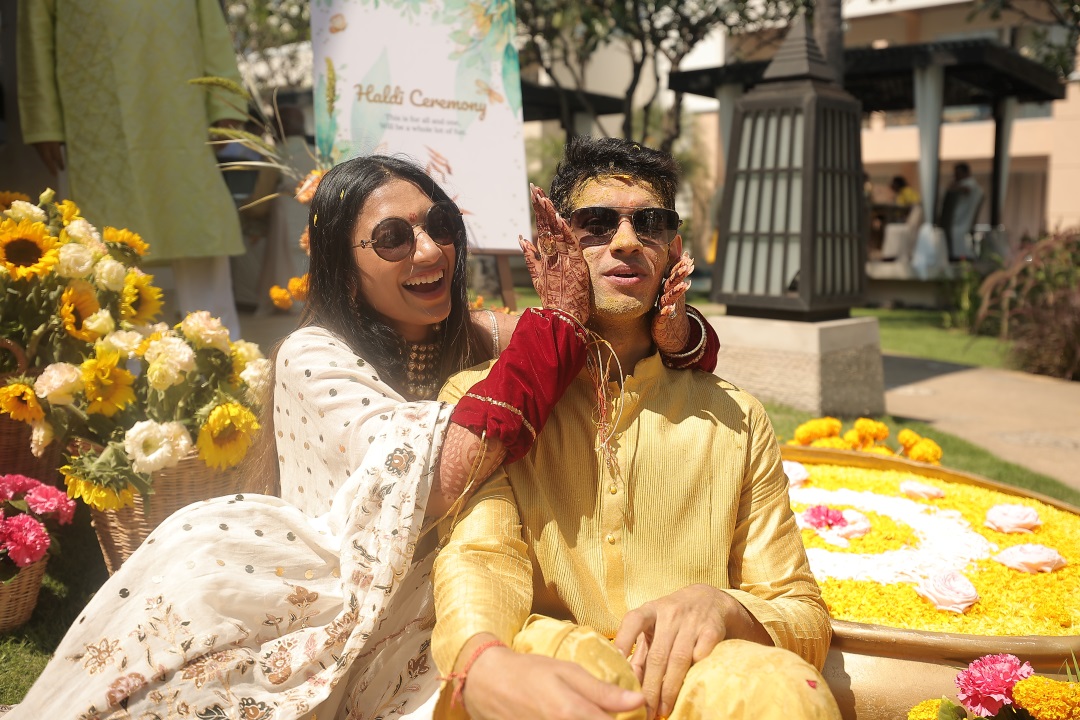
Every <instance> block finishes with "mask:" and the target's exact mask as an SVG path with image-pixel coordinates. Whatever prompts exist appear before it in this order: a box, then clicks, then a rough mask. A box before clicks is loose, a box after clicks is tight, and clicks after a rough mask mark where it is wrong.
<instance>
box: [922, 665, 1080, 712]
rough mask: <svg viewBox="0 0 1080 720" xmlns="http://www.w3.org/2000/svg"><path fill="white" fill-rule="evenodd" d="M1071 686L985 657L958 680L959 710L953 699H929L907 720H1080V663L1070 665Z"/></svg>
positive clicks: (958, 675) (1068, 675)
mask: <svg viewBox="0 0 1080 720" xmlns="http://www.w3.org/2000/svg"><path fill="white" fill-rule="evenodd" d="M1065 667H1066V677H1067V678H1068V680H1067V681H1061V680H1054V679H1051V678H1048V677H1043V676H1041V675H1036V674H1035V670H1034V668H1032V667H1031V664H1030V663H1027V662H1023V661H1021V660H1020V658H1018V657H1016V656H1015V655H1009V654H1005V653H1003V654H1000V655H984V656H983V657H981V658H978V659H977V660H975V661H974V662H972V663H971V664H970V665H968V666H967V668H965V669H964V670H962V671H960V673H959V674H957V676H956V687H957V690H958V692H957V698H958V699H959V700H960V704H959V705H957V704H956V703H954V702H953V701H951V700H949V699H948V698H942V699H940V700H924V701H923V702H921V703H919V704H918V705H916V706H915V707H913V708H911V710H910V711H909V712H908V716H907V717H908V720H938V719H939V718H944V719H945V720H961V719H963V718H968V717H988V718H997V719H998V720H1006V719H1011V718H1017V719H1018V720H1021V719H1022V720H1080V664H1077V662H1076V658H1075V657H1074V658H1073V666H1069V664H1068V663H1067V662H1066V663H1065Z"/></svg>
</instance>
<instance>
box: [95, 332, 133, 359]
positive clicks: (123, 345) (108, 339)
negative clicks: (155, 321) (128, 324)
mask: <svg viewBox="0 0 1080 720" xmlns="http://www.w3.org/2000/svg"><path fill="white" fill-rule="evenodd" d="M142 341H143V336H142V335H141V334H140V333H138V332H136V331H135V330H117V331H115V332H111V333H109V334H108V335H106V336H105V337H103V338H102V339H101V340H99V341H98V344H99V345H103V346H105V348H106V349H109V350H115V351H116V352H118V353H120V355H121V356H122V357H125V358H130V357H132V356H133V355H134V354H135V351H136V350H138V349H139V344H140V343H141V342H142Z"/></svg>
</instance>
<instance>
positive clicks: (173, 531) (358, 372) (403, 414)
mask: <svg viewBox="0 0 1080 720" xmlns="http://www.w3.org/2000/svg"><path fill="white" fill-rule="evenodd" d="M275 382H276V387H275V389H274V415H275V423H276V428H275V430H276V435H277V448H278V453H279V455H278V459H279V466H280V468H281V480H282V494H283V496H284V498H283V499H279V498H274V497H268V496H263V495H237V496H231V497H224V498H217V499H214V500H210V501H207V502H202V503H197V504H195V505H191V506H189V507H187V508H185V509H183V510H181V511H179V512H177V513H176V514H174V515H173V516H171V517H170V518H168V519H167V520H166V521H165V522H164V523H162V525H161V526H159V527H158V528H157V529H156V530H155V531H154V532H153V533H152V534H151V535H150V537H149V538H147V541H146V542H145V543H144V544H143V546H142V547H140V548H139V549H138V550H137V551H136V552H135V553H134V554H133V555H132V556H131V558H129V559H128V561H127V562H126V563H124V565H123V566H122V567H121V569H120V570H119V572H117V574H116V575H114V576H113V577H112V578H110V579H109V581H108V582H107V583H105V585H104V586H103V587H102V588H101V590H100V591H99V592H98V593H97V594H96V595H95V596H94V598H93V599H92V600H91V601H90V603H89V604H88V605H87V607H86V609H85V610H84V611H83V612H82V613H81V614H80V615H79V617H78V619H77V620H76V621H75V623H74V625H73V626H72V628H71V629H70V630H69V631H68V634H67V635H66V636H65V637H64V639H63V641H62V642H61V644H60V646H59V648H58V649H57V651H56V654H55V655H54V657H53V659H52V660H51V661H50V663H49V665H48V666H47V667H46V669H45V671H44V673H43V674H42V676H41V677H40V678H39V679H38V681H37V682H36V683H35V685H34V686H33V687H32V688H31V689H30V692H29V693H28V695H27V697H26V699H25V700H24V702H23V703H21V704H20V705H19V706H18V707H17V708H15V709H14V710H13V711H12V713H11V714H10V715H9V716H7V717H5V720H38V719H39V718H60V717H70V718H80V719H82V718H85V719H87V720H89V719H90V718H102V720H105V719H119V718H125V719H126V718H145V717H162V718H171V717H190V718H199V719H200V720H219V719H221V720H224V719H225V718H244V719H245V720H271V718H272V719H273V720H287V719H289V718H312V719H314V718H316V717H318V718H320V719H321V720H330V719H332V718H355V719H357V720H359V719H361V718H363V719H364V720H370V719H372V718H376V717H382V718H388V717H395V716H399V715H406V714H410V713H411V712H413V711H414V710H416V709H417V708H421V707H423V709H424V711H425V712H426V710H427V707H428V706H427V705H425V703H427V701H429V700H430V699H432V697H433V695H434V693H435V690H436V689H437V686H438V680H437V677H436V670H435V667H434V663H433V662H431V661H430V659H429V657H428V652H429V651H428V647H429V644H430V635H431V627H432V625H433V624H434V609H433V603H432V594H431V583H430V571H431V560H432V553H426V554H424V557H423V558H416V557H414V550H415V548H416V544H417V536H418V533H419V531H420V528H421V526H422V524H423V521H424V509H425V507H426V503H427V498H428V493H429V491H430V488H431V481H432V470H433V467H434V463H435V459H436V458H437V457H438V453H439V450H440V448H441V444H442V438H443V435H444V432H445V429H446V424H447V422H448V417H449V406H446V405H443V404H441V403H435V402H418V403H407V402H405V401H404V399H403V398H402V397H401V396H400V395H398V394H397V393H396V392H395V391H394V390H393V389H391V388H390V387H389V386H388V385H386V384H385V383H383V382H382V381H381V379H380V378H379V377H378V374H377V373H376V372H375V371H374V370H373V368H371V366H370V365H368V364H367V363H366V361H364V359H363V358H360V357H357V356H356V355H355V354H354V353H352V352H351V351H350V350H349V349H348V347H347V346H346V345H345V343H344V342H343V341H341V340H339V339H337V338H335V337H334V336H333V335H331V334H330V333H328V332H326V331H325V330H322V329H320V328H304V329H301V330H298V331H296V332H294V333H293V334H292V335H290V336H289V337H288V338H287V339H286V340H285V342H284V343H283V344H282V346H281V348H280V350H279V352H278V357H277V365H276V380H275ZM430 545H431V543H426V542H425V543H422V545H421V547H425V546H430Z"/></svg>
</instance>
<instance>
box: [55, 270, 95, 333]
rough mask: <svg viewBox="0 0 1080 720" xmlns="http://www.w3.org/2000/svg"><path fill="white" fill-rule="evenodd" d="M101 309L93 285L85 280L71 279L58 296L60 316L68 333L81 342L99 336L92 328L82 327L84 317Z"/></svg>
mask: <svg viewBox="0 0 1080 720" xmlns="http://www.w3.org/2000/svg"><path fill="white" fill-rule="evenodd" d="M100 309H101V303H99V302H98V299H97V293H96V292H95V291H94V286H93V285H91V284H90V283H88V282H86V281H85V280H73V281H72V282H71V284H69V285H68V286H67V289H66V290H64V294H63V295H61V296H60V318H61V320H63V321H64V329H65V330H67V333H68V335H70V336H71V337H73V338H76V339H78V340H82V341H83V342H94V341H95V340H97V339H98V337H100V336H99V335H98V333H96V332H94V331H93V330H91V329H89V328H86V327H83V323H85V322H86V319H87V318H88V317H90V316H91V315H93V314H94V313H96V312H97V311H98V310H100Z"/></svg>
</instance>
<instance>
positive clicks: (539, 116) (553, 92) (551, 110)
mask: <svg viewBox="0 0 1080 720" xmlns="http://www.w3.org/2000/svg"><path fill="white" fill-rule="evenodd" d="M585 96H586V98H587V99H588V101H589V104H590V105H592V107H593V110H595V111H596V114H597V115H615V114H617V113H621V112H622V111H623V100H622V98H617V97H612V96H611V95H601V94H599V93H592V92H587V93H585ZM566 98H567V100H568V101H569V102H570V111H571V112H585V105H584V104H583V103H582V102H581V98H580V97H578V94H577V93H576V92H575V91H574V90H567V91H566ZM521 106H522V109H523V112H524V116H525V121H526V122H529V121H531V120H561V119H562V110H561V105H559V90H558V88H556V87H553V86H551V85H538V84H537V83H534V82H531V81H529V80H525V79H522V80H521Z"/></svg>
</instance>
